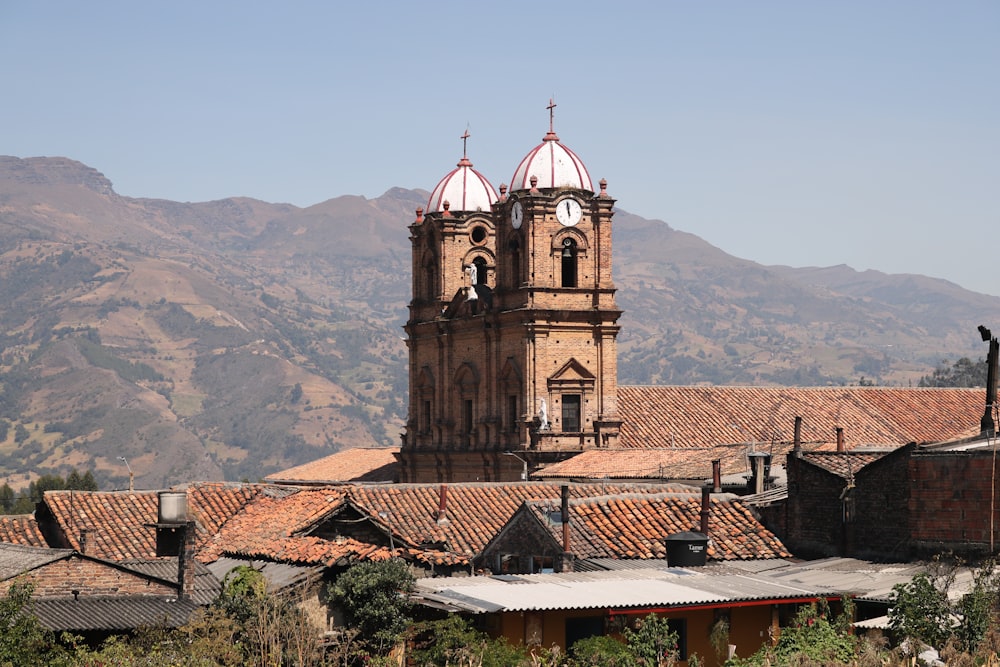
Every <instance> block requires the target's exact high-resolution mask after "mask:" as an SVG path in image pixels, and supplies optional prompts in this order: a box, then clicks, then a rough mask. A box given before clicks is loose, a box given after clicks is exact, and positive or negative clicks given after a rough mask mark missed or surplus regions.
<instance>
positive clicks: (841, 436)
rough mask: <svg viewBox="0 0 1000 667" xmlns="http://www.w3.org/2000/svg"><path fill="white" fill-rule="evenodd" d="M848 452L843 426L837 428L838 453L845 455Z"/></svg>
mask: <svg viewBox="0 0 1000 667" xmlns="http://www.w3.org/2000/svg"><path fill="white" fill-rule="evenodd" d="M846 451H847V448H846V447H845V446H844V427H843V426H838V427H837V452H839V453H841V454H842V453H844V452H846Z"/></svg>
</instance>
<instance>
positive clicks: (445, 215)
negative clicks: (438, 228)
mask: <svg viewBox="0 0 1000 667" xmlns="http://www.w3.org/2000/svg"><path fill="white" fill-rule="evenodd" d="M441 206H442V207H444V213H442V214H441V217H443V218H450V217H451V211H450V210H448V209H450V208H451V202H450V201H448V200H447V199H445V200H444V203H443V204H441Z"/></svg>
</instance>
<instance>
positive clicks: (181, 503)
mask: <svg viewBox="0 0 1000 667" xmlns="http://www.w3.org/2000/svg"><path fill="white" fill-rule="evenodd" d="M157 495H158V496H159V506H158V509H157V518H156V522H157V523H184V522H186V521H187V493H185V492H184V491H160V492H159V493H158V494H157Z"/></svg>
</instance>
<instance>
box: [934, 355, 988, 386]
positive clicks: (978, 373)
mask: <svg viewBox="0 0 1000 667" xmlns="http://www.w3.org/2000/svg"><path fill="white" fill-rule="evenodd" d="M917 386H918V387H970V388H971V387H985V386H986V360H985V359H982V358H980V359H979V361H972V360H971V359H969V358H968V357H962V358H961V359H959V360H958V361H956V362H955V363H954V364H952V365H951V366H950V367H949V366H948V361H947V360H942V361H941V363H940V364H938V365H937V367H936V368H935V369H934V372H933V373H931V374H930V375H925V376H923V377H922V378H920V381H919V382H918V383H917Z"/></svg>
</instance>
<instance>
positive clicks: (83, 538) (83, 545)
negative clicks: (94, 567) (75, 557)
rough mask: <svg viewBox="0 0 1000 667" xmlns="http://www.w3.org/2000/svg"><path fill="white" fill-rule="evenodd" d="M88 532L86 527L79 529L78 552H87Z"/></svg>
mask: <svg viewBox="0 0 1000 667" xmlns="http://www.w3.org/2000/svg"><path fill="white" fill-rule="evenodd" d="M88 533H90V530H89V529H88V528H81V529H80V553H82V554H85V553H87V534H88Z"/></svg>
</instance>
